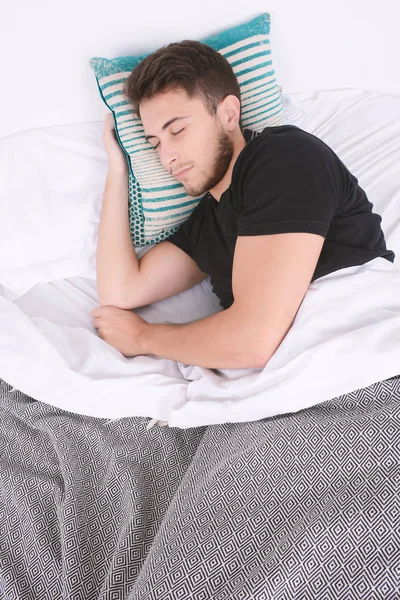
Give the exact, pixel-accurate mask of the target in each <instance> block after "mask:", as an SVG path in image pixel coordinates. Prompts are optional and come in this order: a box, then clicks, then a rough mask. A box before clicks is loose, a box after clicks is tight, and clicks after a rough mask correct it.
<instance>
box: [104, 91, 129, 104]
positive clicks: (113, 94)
mask: <svg viewBox="0 0 400 600" xmlns="http://www.w3.org/2000/svg"><path fill="white" fill-rule="evenodd" d="M122 95H123V92H122V90H117V91H116V92H113V93H112V94H107V95H106V96H104V98H105V99H106V100H110V98H114V96H122ZM125 104H127V102H126V100H125Z"/></svg>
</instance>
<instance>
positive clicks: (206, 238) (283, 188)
mask: <svg viewBox="0 0 400 600" xmlns="http://www.w3.org/2000/svg"><path fill="white" fill-rule="evenodd" d="M243 135H244V137H245V139H246V146H245V147H244V148H243V150H242V151H241V153H240V154H239V156H238V158H237V160H236V162H235V164H234V167H233V171H232V180H231V184H230V186H229V187H228V189H227V190H225V192H224V193H223V194H222V195H221V198H220V202H217V200H215V198H213V197H212V195H211V194H210V193H209V192H208V193H206V194H205V195H204V196H203V198H202V199H201V200H200V202H199V204H198V205H197V206H196V208H195V209H194V211H193V212H192V214H191V215H190V217H189V218H188V220H187V221H186V222H185V223H183V224H182V225H181V226H180V228H179V229H178V230H177V231H176V232H175V233H174V234H173V235H172V236H171V237H169V238H168V240H167V241H168V242H171V243H173V244H175V245H176V246H178V247H179V248H181V249H182V250H183V251H184V252H186V253H187V254H189V256H191V257H192V258H193V260H194V261H195V262H196V263H197V265H198V266H199V268H200V269H201V270H202V271H203V273H207V275H210V281H211V285H212V287H213V291H214V292H215V293H216V294H217V296H218V297H219V299H220V301H221V302H220V303H221V306H222V307H223V308H224V309H226V308H229V307H230V306H231V304H232V303H233V300H234V298H233V294H232V267H233V256H234V250H235V244H236V239H237V236H246V235H266V234H273V233H289V232H308V233H317V234H320V235H322V236H323V237H324V238H325V241H324V244H323V247H322V251H321V254H320V257H319V260H318V263H317V266H316V269H315V272H314V275H313V277H312V281H314V280H315V279H318V278H319V277H322V276H324V275H327V274H328V273H332V272H333V271H337V270H338V269H343V268H345V267H350V266H356V265H362V264H364V263H366V262H368V261H370V260H373V259H374V258H377V257H378V256H381V257H383V258H386V259H387V260H389V261H391V262H393V261H394V256H395V255H394V253H393V252H391V251H390V250H387V249H386V244H385V238H384V234H383V232H382V229H381V221H382V219H381V217H380V216H379V215H378V214H376V213H373V212H372V204H371V203H370V202H369V201H368V199H367V196H366V194H365V192H364V190H363V189H362V188H361V187H360V186H359V185H358V180H357V179H356V177H354V175H352V174H351V173H350V172H349V170H348V169H347V168H346V166H345V165H344V164H343V163H342V161H341V160H340V159H339V158H338V156H337V155H336V154H335V153H334V152H333V150H332V149H331V148H329V146H327V145H326V144H325V143H324V142H323V141H322V140H320V139H319V138H317V137H315V136H314V135H311V134H310V133H307V132H305V131H303V130H302V129H300V128H298V127H295V126H293V125H283V126H279V127H267V128H266V129H264V130H263V131H262V132H261V133H256V132H254V131H252V130H250V129H245V130H244V131H243Z"/></svg>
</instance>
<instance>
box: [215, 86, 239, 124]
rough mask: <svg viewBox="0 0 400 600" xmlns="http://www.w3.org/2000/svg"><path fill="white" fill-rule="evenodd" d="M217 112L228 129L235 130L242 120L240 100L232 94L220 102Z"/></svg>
mask: <svg viewBox="0 0 400 600" xmlns="http://www.w3.org/2000/svg"><path fill="white" fill-rule="evenodd" d="M217 112H218V114H219V118H220V119H221V121H222V123H223V124H224V125H225V128H226V130H227V131H233V130H234V129H235V128H236V126H237V125H238V123H239V121H240V100H239V98H236V96H233V94H230V95H229V96H226V97H225V98H224V99H223V100H222V102H220V103H219V105H218V109H217Z"/></svg>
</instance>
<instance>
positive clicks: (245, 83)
mask: <svg viewBox="0 0 400 600" xmlns="http://www.w3.org/2000/svg"><path fill="white" fill-rule="evenodd" d="M269 31H270V16H269V14H268V13H263V14H261V15H259V16H258V17H256V18H254V19H252V20H251V21H248V22H246V23H243V24H242V25H238V26H236V27H233V28H231V29H227V30H225V31H223V32H222V33H219V34H218V35H215V36H213V37H210V38H208V39H205V40H201V41H202V42H203V43H204V44H207V45H209V46H211V47H212V48H214V49H215V50H217V51H218V52H220V53H221V54H222V55H223V56H224V57H225V58H226V59H227V60H228V62H229V63H230V64H231V66H232V68H233V71H234V73H235V75H236V77H237V79H238V81H239V85H240V90H241V126H242V129H244V128H250V129H254V130H256V131H261V130H262V129H264V128H265V127H267V126H272V125H281V124H283V123H284V116H283V107H282V102H281V94H280V88H279V87H278V84H277V81H276V77H275V72H274V68H273V65H272V60H271V44H270V40H269ZM145 56H146V55H145ZM145 56H123V57H119V58H113V59H106V58H101V57H95V58H92V59H91V61H90V65H91V67H92V69H93V71H94V73H95V76H96V79H97V84H98V87H99V90H100V94H101V97H102V98H103V100H104V102H105V104H106V105H107V106H108V108H109V109H110V110H111V111H112V113H113V115H114V122H115V128H116V133H117V139H118V140H119V143H120V144H121V146H122V148H123V150H124V151H125V154H126V155H127V158H128V165H129V221H130V229H131V236H132V240H133V243H134V245H135V246H146V245H149V244H154V243H157V242H161V241H163V240H166V239H168V237H169V236H170V235H172V234H173V233H175V231H177V229H178V228H179V226H180V225H181V224H182V223H183V222H184V221H186V220H187V219H188V217H189V215H190V214H191V213H192V211H193V210H194V208H195V207H196V206H197V204H198V203H199V201H200V200H201V197H200V198H194V197H193V196H189V195H188V194H187V193H186V191H185V189H184V187H183V185H182V184H181V183H180V181H178V180H177V179H176V178H175V177H173V176H172V175H170V174H169V173H168V172H167V171H166V170H165V169H164V168H163V167H162V165H161V162H160V160H159V157H158V153H157V151H156V150H155V149H154V148H153V146H152V145H151V144H150V143H149V142H147V141H146V140H145V138H144V132H143V125H142V123H141V120H140V119H139V118H138V117H136V116H135V115H134V114H133V111H132V105H131V104H130V103H129V102H128V101H127V99H126V98H125V96H124V95H123V92H122V87H123V84H124V81H125V79H126V78H127V77H128V76H129V74H130V72H131V71H132V70H133V69H134V68H135V67H136V66H137V65H138V64H139V62H140V61H141V60H142V59H143V58H145Z"/></svg>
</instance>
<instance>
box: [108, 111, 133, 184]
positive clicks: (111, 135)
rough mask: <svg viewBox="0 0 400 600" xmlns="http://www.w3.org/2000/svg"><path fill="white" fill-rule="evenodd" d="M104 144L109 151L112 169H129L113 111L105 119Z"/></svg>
mask: <svg viewBox="0 0 400 600" xmlns="http://www.w3.org/2000/svg"><path fill="white" fill-rule="evenodd" d="M103 144H104V147H105V149H106V151H107V155H108V162H109V168H110V170H117V171H124V172H125V171H127V168H128V163H127V159H126V156H125V154H124V151H123V150H122V148H121V146H120V145H119V142H118V140H117V137H116V133H115V128H114V117H113V115H112V113H107V114H106V116H105V119H104V130H103Z"/></svg>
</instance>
